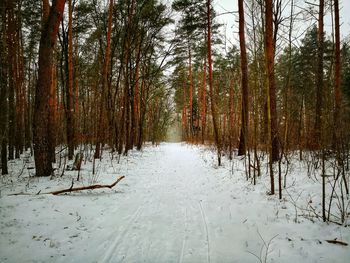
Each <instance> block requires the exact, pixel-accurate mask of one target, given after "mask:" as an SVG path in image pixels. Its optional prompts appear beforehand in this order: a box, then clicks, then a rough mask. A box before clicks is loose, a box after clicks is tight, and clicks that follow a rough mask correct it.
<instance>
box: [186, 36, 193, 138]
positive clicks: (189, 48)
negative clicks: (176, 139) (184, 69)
mask: <svg viewBox="0 0 350 263" xmlns="http://www.w3.org/2000/svg"><path fill="white" fill-rule="evenodd" d="M188 42H189V43H188V78H189V80H190V94H189V95H190V141H192V140H193V77H192V52H191V44H190V41H188ZM186 117H187V116H186Z"/></svg>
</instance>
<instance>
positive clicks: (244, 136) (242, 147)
mask: <svg viewBox="0 0 350 263" xmlns="http://www.w3.org/2000/svg"><path fill="white" fill-rule="evenodd" d="M243 5H244V1H243V0H239V1H238V13H239V43H240V50H241V74H242V77H241V87H242V125H241V134H240V139H239V148H238V155H245V153H246V150H247V149H246V148H247V140H248V123H249V107H248V106H249V102H248V98H249V88H248V66H247V52H246V45H245V34H244V7H243Z"/></svg>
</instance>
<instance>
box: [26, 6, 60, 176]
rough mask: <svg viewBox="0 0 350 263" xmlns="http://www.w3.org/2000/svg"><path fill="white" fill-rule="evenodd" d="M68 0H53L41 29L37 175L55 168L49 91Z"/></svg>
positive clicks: (35, 129) (35, 137)
mask: <svg viewBox="0 0 350 263" xmlns="http://www.w3.org/2000/svg"><path fill="white" fill-rule="evenodd" d="M64 3H65V1H64V0H53V2H52V6H51V8H50V14H49V17H48V19H47V22H46V23H45V24H44V27H43V29H42V32H41V38H40V47H39V62H38V65H39V71H38V81H37V85H36V89H35V107H34V122H33V141H34V159H35V167H36V175H37V176H49V175H50V174H51V172H52V163H51V159H50V147H49V129H50V128H51V127H49V110H48V108H49V95H50V87H51V81H52V54H53V52H52V51H53V48H54V46H55V44H56V40H57V33H58V28H59V25H60V22H61V19H62V15H63V11H64Z"/></svg>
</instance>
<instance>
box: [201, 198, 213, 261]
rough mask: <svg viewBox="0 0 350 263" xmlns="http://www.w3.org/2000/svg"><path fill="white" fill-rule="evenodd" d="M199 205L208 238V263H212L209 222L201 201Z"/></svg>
mask: <svg viewBox="0 0 350 263" xmlns="http://www.w3.org/2000/svg"><path fill="white" fill-rule="evenodd" d="M198 203H199V208H200V210H201V215H202V220H203V224H204V226H205V232H206V237H207V262H209V263H210V243H209V232H208V225H207V220H206V216H205V213H204V210H203V207H202V203H201V201H198Z"/></svg>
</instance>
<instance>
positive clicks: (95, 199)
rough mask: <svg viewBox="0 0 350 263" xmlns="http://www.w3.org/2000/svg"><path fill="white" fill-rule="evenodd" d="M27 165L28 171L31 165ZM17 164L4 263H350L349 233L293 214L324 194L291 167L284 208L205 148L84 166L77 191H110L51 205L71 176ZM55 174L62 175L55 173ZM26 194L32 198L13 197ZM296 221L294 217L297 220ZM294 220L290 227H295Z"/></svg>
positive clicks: (0, 233) (2, 216) (4, 205)
mask: <svg viewBox="0 0 350 263" xmlns="http://www.w3.org/2000/svg"><path fill="white" fill-rule="evenodd" d="M30 165H31V164H27V166H30ZM22 168H23V161H20V160H16V161H15V162H13V163H10V170H11V171H12V173H11V175H10V176H6V177H3V178H2V179H1V186H0V190H1V198H0V262H260V261H259V260H261V262H265V259H266V262H293V263H294V262H327V263H328V262H339V263H343V262H349V260H350V248H349V246H341V245H336V244H329V243H327V242H325V240H326V239H337V240H342V241H344V242H347V243H349V242H350V229H349V228H348V227H343V226H338V225H336V224H326V223H323V222H321V221H320V220H318V219H315V221H314V222H312V221H310V220H309V219H306V218H305V217H303V216H302V215H301V214H302V213H304V214H305V211H304V212H303V211H301V210H299V209H297V210H296V209H295V206H294V204H293V202H291V198H293V199H294V200H297V205H298V206H300V207H307V205H308V204H309V203H310V202H312V203H313V204H314V207H319V200H320V193H321V187H320V184H319V182H317V181H315V179H314V178H308V177H307V176H306V175H305V172H304V167H301V165H300V164H299V165H294V166H293V170H292V175H291V176H290V177H288V185H289V186H288V188H287V190H288V193H289V195H287V194H285V197H284V199H283V201H279V200H278V197H277V196H268V195H266V192H267V191H268V187H269V180H268V176H267V175H265V174H264V176H263V178H259V179H258V185H256V186H254V185H252V184H251V182H250V181H246V179H245V173H244V166H243V161H241V160H240V159H239V158H236V159H235V160H234V161H233V163H230V162H229V161H228V160H225V161H224V165H223V167H219V168H218V167H216V165H215V155H213V154H212V153H211V152H209V151H208V150H205V148H201V147H195V146H189V145H186V144H181V143H164V144H161V145H160V146H159V147H151V146H149V147H146V148H145V149H144V150H143V151H142V152H136V151H133V152H131V153H130V155H129V156H128V157H121V159H120V163H119V164H118V162H117V157H116V156H114V157H113V159H112V156H111V154H109V153H108V152H107V151H105V154H104V156H103V160H102V162H101V163H100V161H97V162H96V175H95V176H93V175H92V163H91V162H90V161H89V160H88V161H87V162H86V163H83V165H82V171H81V175H82V179H83V180H82V182H76V183H75V184H74V186H78V185H79V184H83V185H87V184H88V183H89V182H91V181H96V182H98V183H106V184H107V183H108V184H110V183H112V182H114V181H115V180H116V179H117V177H119V176H121V175H125V178H124V179H123V180H122V181H121V182H120V183H119V184H117V185H116V186H115V188H113V189H97V190H93V191H92V190H88V191H82V192H75V193H70V194H67V195H59V196H53V195H49V194H39V195H35V194H36V193H38V192H39V191H41V192H40V193H45V192H50V191H53V190H59V189H63V188H69V187H70V185H71V180H72V178H74V179H75V178H76V177H77V173H78V172H77V171H65V174H64V175H63V177H60V176H57V177H54V178H52V179H51V180H50V179H49V178H35V177H28V176H29V174H30V172H33V170H27V169H26V167H24V169H23V172H22V174H21V175H20V176H19V177H18V175H19V174H20V173H21V170H22ZM57 173H60V171H57ZM18 192H26V193H33V195H17V196H9V194H11V193H18ZM296 214H298V217H297V218H296ZM295 219H296V220H295Z"/></svg>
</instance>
